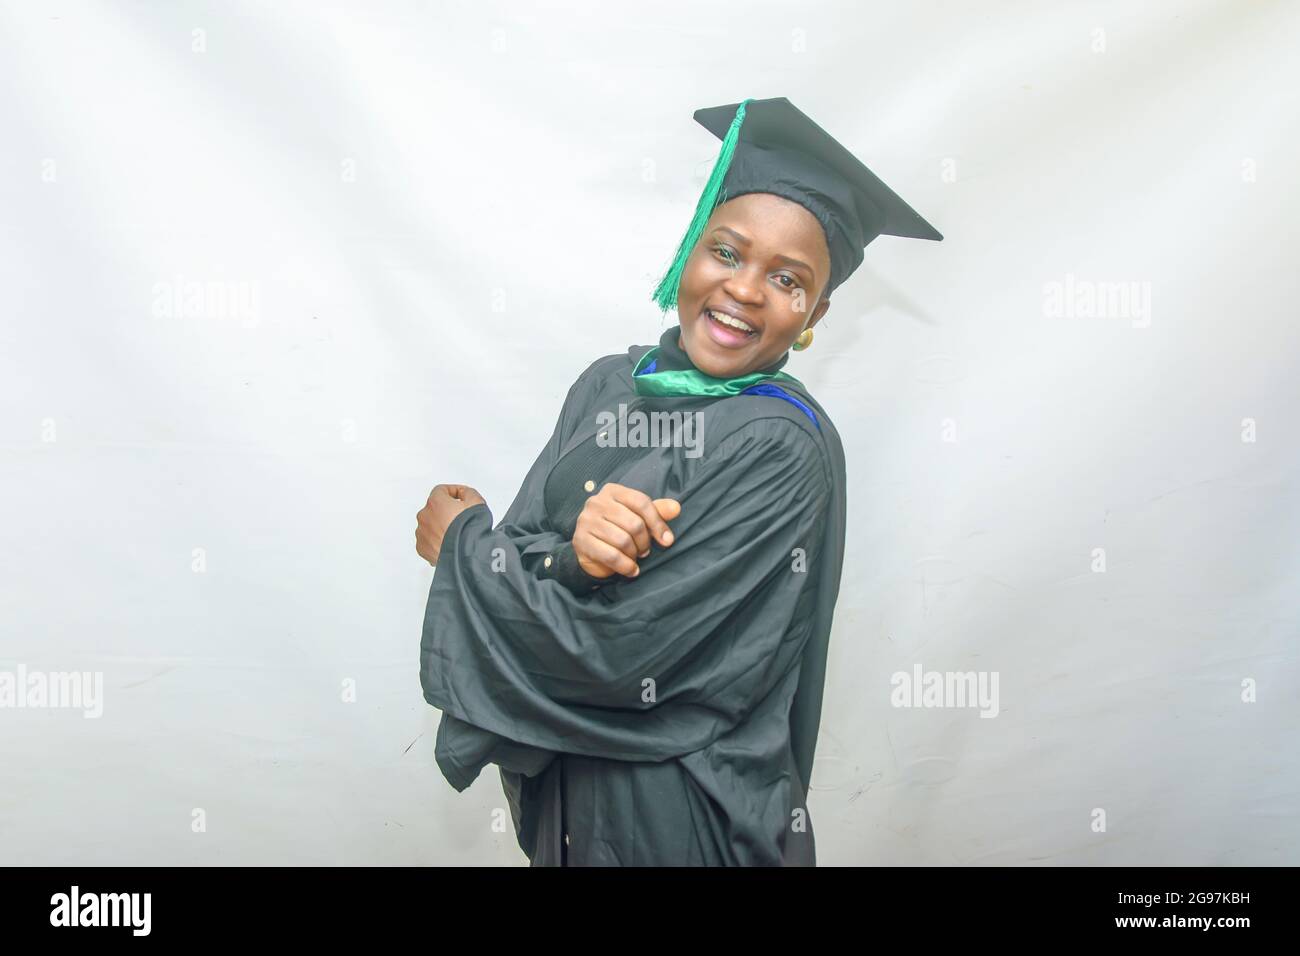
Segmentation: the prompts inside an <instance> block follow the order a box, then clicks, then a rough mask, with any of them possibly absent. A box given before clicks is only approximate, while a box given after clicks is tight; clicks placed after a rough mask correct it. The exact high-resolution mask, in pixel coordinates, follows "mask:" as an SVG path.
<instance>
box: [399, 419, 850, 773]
mask: <svg viewBox="0 0 1300 956" xmlns="http://www.w3.org/2000/svg"><path fill="white" fill-rule="evenodd" d="M831 493H832V489H831V487H830V480H829V477H828V475H827V472H826V468H825V465H824V463H823V459H822V456H821V454H820V452H819V449H818V448H817V447H816V445H815V440H814V439H813V438H812V437H811V436H809V435H808V434H807V433H806V432H804V431H803V430H802V429H801V428H800V426H798V425H796V424H794V423H793V422H791V421H789V420H787V419H784V418H779V417H778V418H764V419H756V420H754V421H752V422H749V423H747V424H745V425H743V426H742V427H741V428H739V429H738V430H737V431H735V432H733V433H732V434H731V435H729V436H727V437H726V438H725V439H723V440H721V441H719V442H718V444H717V447H716V448H713V449H712V450H710V452H709V453H708V454H707V455H706V456H705V458H704V459H701V461H700V464H699V465H698V467H697V468H696V469H695V471H694V472H693V473H692V474H691V475H689V476H688V477H687V478H686V480H685V482H684V484H683V487H682V490H681V491H680V493H678V494H677V495H676V497H677V498H678V500H679V501H680V502H681V506H682V512H681V515H680V516H679V517H678V518H677V519H675V520H674V521H673V522H671V526H672V528H673V533H674V537H675V540H674V543H673V544H672V545H671V546H670V547H668V548H663V547H661V546H660V545H658V544H654V545H652V546H651V554H650V555H649V556H647V557H646V558H643V559H641V561H640V567H641V573H640V575H638V576H637V577H636V578H623V577H616V578H614V579H612V580H613V583H610V584H608V585H606V586H605V587H603V588H601V589H599V590H598V591H596V592H595V593H593V594H591V595H579V594H575V593H573V592H571V591H570V590H568V589H567V588H563V587H556V586H555V582H553V581H547V580H543V579H539V578H538V577H536V576H535V575H533V574H531V573H528V572H527V571H526V570H524V569H523V568H521V567H520V565H519V563H518V562H515V561H511V560H510V555H509V553H508V552H509V550H510V549H511V548H513V547H515V545H514V542H513V541H512V539H511V538H510V537H509V536H508V535H506V534H504V533H503V532H502V531H501V530H494V529H493V528H492V526H491V513H490V512H489V510H488V508H487V506H486V505H475V506H473V507H471V508H467V509H465V510H464V511H462V512H461V513H460V514H459V515H457V516H456V518H455V519H454V520H453V521H452V522H451V524H450V525H449V526H448V528H447V531H446V534H445V535H444V538H443V544H442V551H441V552H440V554H439V558H438V566H437V572H436V574H435V576H434V581H433V584H432V586H431V588H430V592H429V600H428V604H427V606H426V610H425V620H424V629H423V634H422V638H421V647H420V650H421V672H420V678H421V685H422V687H423V690H424V696H425V700H426V701H428V703H430V704H432V705H433V706H435V707H437V708H439V709H440V710H441V711H442V712H443V715H444V724H443V726H442V727H440V729H439V748H438V762H439V766H440V768H441V769H442V770H443V773H444V776H446V777H447V779H448V781H449V782H451V783H452V785H453V786H455V787H456V788H457V789H464V788H465V787H467V786H468V785H469V784H470V783H471V782H472V781H473V780H474V778H475V777H476V776H477V775H478V773H479V771H480V770H481V769H482V766H483V765H484V763H486V762H498V763H500V764H501V766H502V767H503V768H506V767H507V764H508V763H509V764H510V769H511V770H517V771H519V772H523V773H525V774H528V773H529V772H530V771H531V772H536V768H537V767H540V766H544V760H545V759H546V757H545V755H543V754H540V753H538V751H550V752H563V753H575V754H583V755H587V756H594V757H604V758H608V759H614V760H625V761H661V760H666V759H669V758H672V757H675V756H680V755H682V754H687V753H691V752H693V751H696V750H699V749H700V748H702V747H704V746H706V745H708V744H709V743H710V742H712V741H713V740H715V739H717V738H718V737H720V736H722V735H723V734H725V733H727V732H728V731H730V730H731V729H732V728H733V727H735V726H736V725H737V724H738V723H739V722H740V721H741V720H743V718H744V717H745V715H746V714H747V713H748V711H749V710H750V709H751V707H752V706H753V705H754V704H755V703H757V702H758V701H760V700H762V699H763V697H764V695H765V694H766V693H767V692H768V691H770V690H771V689H772V688H773V687H775V686H776V685H777V684H778V683H779V682H780V681H781V680H782V678H783V677H784V676H785V675H786V674H788V673H789V671H790V669H791V668H794V667H797V666H798V661H799V656H800V654H801V652H802V649H803V646H804V643H805V641H806V639H807V637H808V634H809V632H810V622H811V620H812V612H813V602H814V598H815V590H816V589H815V587H813V586H812V585H811V584H810V583H809V582H810V579H813V578H814V577H815V576H814V575H811V574H809V573H807V569H808V568H810V567H813V566H815V562H816V561H817V560H818V557H819V555H820V550H819V549H820V546H821V542H822V541H823V538H824V535H823V529H824V523H825V521H826V517H827V510H828V507H827V506H828V501H829V498H830V495H831ZM498 548H505V549H506V550H507V556H506V557H507V560H506V561H505V562H499V561H498V562H496V563H495V564H494V562H493V553H494V549H498ZM800 549H801V550H802V554H801V551H800ZM801 558H802V563H801V560H800V559H801Z"/></svg>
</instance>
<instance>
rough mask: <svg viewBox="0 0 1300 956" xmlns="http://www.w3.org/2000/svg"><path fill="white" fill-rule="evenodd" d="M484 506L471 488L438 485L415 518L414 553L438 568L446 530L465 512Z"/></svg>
mask: <svg viewBox="0 0 1300 956" xmlns="http://www.w3.org/2000/svg"><path fill="white" fill-rule="evenodd" d="M485 504H487V502H486V501H484V500H483V496H482V495H480V494H479V493H478V492H477V491H475V490H474V489H473V488H471V487H470V486H469V485H435V486H434V489H433V491H431V492H429V500H428V501H427V502H425V505H424V507H423V508H421V509H420V511H419V513H418V514H416V516H415V553H416V554H418V555H419V556H420V557H422V558H424V560H426V561H428V562H429V563H430V564H432V565H435V566H436V565H437V564H438V554H439V552H441V551H442V536H443V535H445V534H446V533H447V526H448V525H449V524H451V523H452V521H453V520H454V519H455V517H456V515H458V514H460V513H461V512H462V511H464V510H465V509H466V508H471V507H473V506H474V505H485Z"/></svg>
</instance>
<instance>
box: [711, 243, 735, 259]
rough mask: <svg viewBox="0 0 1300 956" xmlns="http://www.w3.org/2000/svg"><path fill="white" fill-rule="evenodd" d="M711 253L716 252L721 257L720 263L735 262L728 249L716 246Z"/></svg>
mask: <svg viewBox="0 0 1300 956" xmlns="http://www.w3.org/2000/svg"><path fill="white" fill-rule="evenodd" d="M713 251H714V252H716V253H717V254H718V255H720V256H722V261H723V262H735V261H736V260H735V258H734V257H733V256H732V255H731V250H730V249H728V248H726V247H725V246H716V247H714V250H713Z"/></svg>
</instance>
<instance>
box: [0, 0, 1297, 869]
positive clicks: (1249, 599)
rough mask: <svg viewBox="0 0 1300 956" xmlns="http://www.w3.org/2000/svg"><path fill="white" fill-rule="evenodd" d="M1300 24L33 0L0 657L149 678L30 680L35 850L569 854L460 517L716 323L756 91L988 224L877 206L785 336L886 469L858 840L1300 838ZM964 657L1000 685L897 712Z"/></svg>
mask: <svg viewBox="0 0 1300 956" xmlns="http://www.w3.org/2000/svg"><path fill="white" fill-rule="evenodd" d="M1298 27H1300V7H1297V6H1296V5H1294V4H1284V3H1235V2H1227V0H1219V2H1199V3H1173V2H1166V3H1147V4H1142V5H1140V8H1138V5H1133V4H1128V3H1118V2H1117V3H1098V4H1089V5H1086V6H1085V5H1082V4H1041V3H1029V2H1000V3H986V4H962V3H937V2H919V3H910V4H906V5H903V4H889V5H886V4H867V3H862V2H842V3H825V4H811V3H810V4H794V3H789V2H783V3H758V4H746V5H744V6H743V7H726V8H723V7H717V6H701V5H700V4H694V3H685V2H680V3H670V2H661V3H656V4H652V5H650V6H648V7H647V6H645V5H641V4H638V5H618V4H611V3H596V2H590V3H566V4H546V5H541V4H537V5H534V4H525V3H470V2H460V3H444V4H416V3H408V4H397V3H366V4H355V5H334V4H321V3H293V4H291V3H279V4H274V5H272V4H254V3H221V4H217V3H190V4H170V3H169V4H162V3H152V4H147V3H74V2H55V3H36V2H30V3H17V2H6V3H4V4H3V7H2V8H0V78H3V84H2V85H0V129H2V130H3V132H2V133H0V137H2V139H3V144H4V146H3V149H0V209H2V210H3V216H2V219H0V281H2V282H3V287H4V289H5V291H6V293H7V295H6V299H7V302H8V308H6V309H5V310H4V311H5V314H4V319H3V324H2V326H0V376H2V377H0V475H2V476H3V485H2V486H0V487H2V490H3V494H2V495H0V527H2V528H3V533H4V540H3V547H0V600H2V601H3V612H2V614H0V671H8V672H13V673H15V674H16V673H17V672H18V668H19V667H20V666H21V667H23V668H26V669H27V670H28V671H29V672H30V671H40V672H45V673H49V672H57V671H72V670H78V671H86V672H102V674H103V697H102V707H103V713H102V716H101V717H99V718H98V719H87V718H85V717H83V715H82V712H81V711H79V710H75V709H66V708H65V709H56V708H48V707H47V708H43V709H42V708H36V707H22V708H20V707H16V706H15V707H11V708H6V709H0V746H2V748H3V753H2V755H0V862H4V863H41V864H58V863H109V862H113V863H142V864H143V863H217V864H227V863H299V862H305V863H329V864H336V863H337V864H342V863H396V864H412V863H485V864H505V865H523V864H526V860H525V858H524V857H523V855H522V854H521V853H520V852H519V850H518V848H517V846H516V845H515V841H514V835H513V833H512V832H498V831H494V830H493V828H492V819H493V817H492V812H493V810H494V809H495V808H503V807H504V806H505V801H504V798H503V795H502V793H501V788H500V783H499V779H498V777H497V774H496V771H495V768H489V770H488V771H487V772H485V773H484V775H483V776H482V777H481V778H480V779H479V781H478V782H477V783H475V785H474V786H473V787H472V788H471V789H470V790H468V791H466V793H464V794H456V793H455V792H454V791H453V790H452V789H451V788H450V786H448V785H447V784H446V783H445V782H444V781H443V779H442V777H441V775H440V774H439V773H438V771H437V768H436V766H435V764H434V761H433V738H434V731H435V728H436V725H437V713H436V711H434V710H432V709H431V708H430V707H428V706H427V705H426V704H425V703H424V701H423V699H422V697H421V694H420V687H419V680H418V645H419V637H420V625H421V620H422V615H423V609H424V601H425V597H426V593H427V589H428V585H429V581H430V579H431V576H432V573H433V571H432V569H431V568H429V566H428V565H427V564H425V563H424V562H423V561H422V560H421V559H419V558H418V557H417V555H416V554H415V551H414V544H413V532H414V527H415V524H414V516H415V512H416V511H417V510H418V509H419V507H420V506H421V505H422V503H423V501H424V498H425V497H426V495H427V494H428V492H429V489H430V488H431V487H432V486H433V485H434V484H436V483H438V482H449V481H463V482H468V483H470V484H472V485H474V486H476V487H477V488H478V489H479V490H480V491H482V492H483V493H484V495H485V496H486V498H487V500H488V502H489V504H490V505H491V506H492V508H493V510H494V512H495V514H496V516H497V517H498V518H499V517H500V515H501V514H502V513H503V511H504V509H505V507H506V505H507V504H508V503H509V501H510V499H511V497H512V496H513V493H514V491H515V489H516V488H517V486H518V482H519V481H520V479H521V478H522V477H523V473H524V471H525V470H526V469H527V467H528V465H529V464H530V463H531V462H532V460H533V458H534V456H535V455H536V454H537V452H538V450H539V449H540V448H541V446H542V444H543V443H544V442H545V440H546V439H547V437H548V436H549V434H550V429H551V427H552V424H553V422H554V418H555V416H556V414H557V412H558V410H559V405H560V402H561V399H562V398H563V396H564V394H565V391H566V389H567V388H568V386H569V384H570V383H571V382H572V380H573V379H574V378H575V377H576V375H577V374H578V373H579V372H580V371H581V370H582V369H584V368H585V367H586V366H587V364H588V363H589V362H590V361H591V360H593V359H594V358H596V357H598V356H600V355H605V354H608V353H611V352H620V351H623V350H625V349H626V348H627V347H628V345H630V344H633V343H642V344H653V343H654V342H655V341H656V340H657V338H658V336H659V334H660V332H661V331H662V329H663V328H664V327H665V322H672V321H675V320H674V318H673V317H672V316H671V314H670V315H669V317H668V318H667V319H662V318H661V317H660V316H659V314H658V312H657V311H656V310H655V309H654V307H653V306H652V305H651V303H650V302H649V294H650V290H651V288H652V287H653V285H654V282H655V281H656V280H657V278H658V276H659V273H660V270H661V269H662V267H663V266H664V265H665V264H666V262H667V261H668V259H669V258H670V256H671V254H672V252H673V249H674V248H675V246H676V243H677V241H678V239H679V238H680V235H681V232H682V230H683V229H684V227H685V225H686V221H687V219H688V218H689V216H690V213H691V211H692V209H693V207H694V202H695V199H696V196H697V195H698V190H699V188H700V185H701V184H702V182H703V180H704V177H705V176H706V175H707V172H708V170H709V168H710V166H711V164H712V161H713V158H714V156H715V155H716V148H717V141H716V140H715V139H713V137H711V136H710V135H709V134H708V133H706V132H705V131H704V130H703V129H702V128H700V127H698V126H696V124H695V123H694V122H693V121H692V120H691V112H692V111H693V110H694V109H695V108H697V107H700V106H711V105H716V104H719V103H727V102H735V101H737V100H739V99H741V98H743V97H745V96H752V97H757V98H761V97H768V96H788V97H790V99H791V100H792V101H793V102H794V103H795V104H796V105H798V106H799V107H800V108H802V109H803V110H804V111H805V112H807V113H808V114H810V115H811V116H812V117H813V118H814V119H816V120H817V121H818V122H820V123H821V124H822V125H823V126H824V127H825V128H826V129H828V130H829V131H830V132H831V133H833V134H834V135H835V136H836V137H837V138H839V139H840V140H841V141H842V142H844V143H845V144H846V145H848V146H849V147H850V148H852V149H854V150H855V151H856V152H857V153H858V154H859V155H860V156H862V157H863V158H864V160H865V161H866V162H867V163H868V164H869V165H870V166H871V167H872V168H873V169H874V170H875V171H876V172H877V173H879V174H880V175H881V176H882V178H884V179H885V181H886V182H888V183H889V184H890V185H891V186H892V187H894V188H895V189H896V190H897V191H898V192H899V193H900V194H901V195H902V196H903V197H904V198H905V199H907V200H908V201H909V202H911V203H912V204H913V205H914V206H915V207H916V208H917V209H918V211H920V212H921V214H922V215H923V216H925V217H926V218H927V219H929V220H930V221H931V222H933V223H934V224H935V225H936V226H937V227H938V228H939V229H940V231H942V232H943V233H944V234H945V236H946V237H947V238H946V240H945V241H944V242H942V243H927V242H916V241H907V240H900V239H892V238H889V237H882V238H880V239H878V240H877V241H876V242H875V243H873V244H872V245H871V246H870V247H869V248H868V250H867V259H866V263H865V264H864V265H863V267H862V268H861V269H860V270H859V272H858V273H857V274H855V276H854V277H853V279H852V280H850V281H849V282H848V283H847V284H846V285H845V286H844V287H843V288H842V289H840V290H839V291H838V292H837V293H836V295H835V298H834V303H833V305H832V308H831V310H830V312H829V313H828V316H827V318H826V320H825V321H824V322H823V323H822V324H821V325H820V326H819V327H818V329H817V339H816V343H815V344H814V346H813V348H812V349H811V350H810V351H808V352H806V353H803V354H796V355H794V356H792V360H791V364H790V366H789V369H790V371H791V372H793V373H794V374H795V375H797V376H799V377H800V378H802V379H804V380H805V381H806V382H808V383H809V385H810V386H811V387H812V389H813V392H814V394H815V395H817V396H818V398H819V399H820V400H821V401H822V403H823V404H824V405H825V406H826V408H827V410H828V411H829V413H830V415H831V416H832V418H833V419H834V420H835V422H836V423H837V425H838V427H839V429H840V432H841V434H842V436H843V439H844V443H845V450H846V454H847V459H848V469H849V476H850V488H849V509H850V513H849V522H850V528H849V545H848V554H847V556H846V562H847V563H846V566H845V572H844V579H843V588H842V592H841V596H840V601H839V605H838V609H837V615H836V627H835V630H834V634H833V638H832V651H831V662H830V675H829V677H828V680H827V686H826V706H825V713H824V719H823V724H822V735H821V739H820V743H819V757H818V761H817V765H816V770H815V774H814V792H813V793H812V795H811V800H810V803H811V811H812V818H813V821H814V826H815V830H816V832H817V835H818V844H819V855H820V862H821V863H823V864H853V863H890V864H954V863H957V864H1103V863H1109V864H1136V863H1171V864H1192V863H1211V864H1227V863H1237V864H1269V863H1282V862H1289V863H1297V862H1300V852H1298V851H1297V838H1298V837H1300V822H1298V821H1297V815H1296V814H1297V791H1298V789H1300V771H1298V769H1297V764H1296V745H1295V736H1296V732H1297V730H1300V701H1298V698H1297V688H1296V679H1297V660H1296V658H1297V651H1296V645H1297V641H1296V639H1297V630H1298V624H1297V622H1298V621H1300V613H1298V611H1300V607H1298V605H1300V561H1298V560H1297V553H1296V552H1297V542H1298V541H1300V537H1298V535H1297V531H1300V522H1298V521H1297V519H1298V517H1300V500H1298V498H1297V484H1296V477H1297V467H1296V466H1297V459H1298V458H1300V452H1298V451H1297V429H1296V427H1295V418H1294V415H1295V405H1296V400H1297V397H1298V393H1300V387H1298V386H1297V383H1296V373H1297V370H1298V369H1297V366H1298V364H1300V363H1298V362H1297V357H1298V356H1297V352H1298V349H1300V333H1298V332H1297V324H1296V321H1295V303H1296V292H1297V278H1296V271H1297V270H1296V265H1295V260H1296V257H1297V249H1296V245H1295V223H1296V222H1297V221H1298V220H1300V196H1298V194H1297V190H1296V189H1295V188H1294V185H1293V180H1294V176H1295V168H1296V167H1295V160H1296V156H1297V154H1298V151H1300V129H1297V116H1300V108H1298V107H1300V103H1298V102H1297V100H1298V98H1300V97H1298V96H1297V90H1300V60H1296V58H1295V57H1294V55H1293V54H1294V49H1295V46H1296V39H1297V35H1298V31H1297V28H1298ZM1117 290H1120V291H1124V292H1129V293H1131V295H1130V296H1127V297H1123V298H1120V297H1116V295H1115V293H1116V291H1117ZM1098 549H1102V550H1098ZM1103 562H1104V564H1103ZM1103 567H1104V570H1102V568H1103ZM916 665H921V666H922V667H923V668H924V669H925V670H927V671H930V670H938V671H987V672H996V673H997V674H998V676H999V691H1000V711H999V713H998V716H997V717H996V718H994V719H981V718H980V717H979V715H978V713H977V712H975V711H973V710H970V709H966V710H959V709H904V708H896V707H893V706H891V704H890V691H891V686H890V677H891V675H892V674H893V673H894V672H896V671H908V672H910V671H911V670H912V669H913V667H914V666H916ZM349 689H352V691H353V692H354V694H355V700H350V699H346V698H349V697H351V696H352V694H351V693H350V692H349ZM1243 698H1244V699H1243ZM1098 810H1101V811H1104V814H1105V817H1104V823H1105V826H1104V829H1101V827H1100V826H1099V825H1098V821H1100V820H1101V816H1100V814H1098V812H1097V811H1098ZM196 811H202V812H201V813H199V812H196Z"/></svg>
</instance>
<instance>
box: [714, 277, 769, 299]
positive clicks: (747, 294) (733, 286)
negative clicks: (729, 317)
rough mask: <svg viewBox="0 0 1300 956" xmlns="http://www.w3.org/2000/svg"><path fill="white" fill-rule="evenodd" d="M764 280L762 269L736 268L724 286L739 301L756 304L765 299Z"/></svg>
mask: <svg viewBox="0 0 1300 956" xmlns="http://www.w3.org/2000/svg"><path fill="white" fill-rule="evenodd" d="M762 282H763V276H762V270H761V269H735V270H733V271H732V273H731V275H730V276H728V277H727V279H726V281H725V282H723V283H722V288H723V289H725V290H726V292H727V294H728V295H730V296H731V297H732V298H733V299H735V300H736V301H737V302H739V303H748V304H750V305H755V304H759V303H761V302H762V301H763V285H762Z"/></svg>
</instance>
